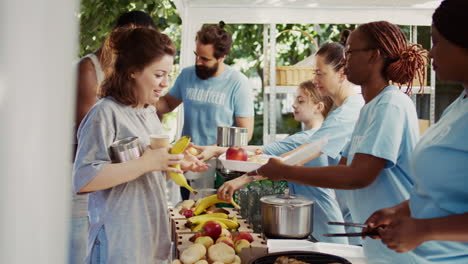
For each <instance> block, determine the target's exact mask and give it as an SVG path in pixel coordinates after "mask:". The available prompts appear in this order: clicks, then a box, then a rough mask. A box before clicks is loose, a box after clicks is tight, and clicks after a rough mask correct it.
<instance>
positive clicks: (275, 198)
mask: <svg viewBox="0 0 468 264" xmlns="http://www.w3.org/2000/svg"><path fill="white" fill-rule="evenodd" d="M260 201H261V202H262V203H266V204H271V205H295V206H303V205H310V204H313V203H314V200H311V199H309V198H307V197H306V196H304V195H295V194H294V195H293V194H289V193H286V194H277V195H269V196H263V197H262V198H260Z"/></svg>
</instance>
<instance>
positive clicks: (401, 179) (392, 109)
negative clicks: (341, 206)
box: [342, 85, 419, 263]
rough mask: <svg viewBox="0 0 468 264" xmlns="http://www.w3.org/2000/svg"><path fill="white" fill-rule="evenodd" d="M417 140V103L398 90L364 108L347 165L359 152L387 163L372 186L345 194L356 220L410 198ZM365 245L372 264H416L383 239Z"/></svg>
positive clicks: (390, 88)
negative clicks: (392, 248) (410, 168)
mask: <svg viewBox="0 0 468 264" xmlns="http://www.w3.org/2000/svg"><path fill="white" fill-rule="evenodd" d="M418 138H419V128H418V117H417V114H416V109H415V107H414V104H413V102H412V101H411V99H410V98H409V97H408V96H407V95H405V94H404V93H403V92H401V91H400V90H399V89H398V88H397V87H395V86H393V85H390V86H387V87H386V88H384V90H382V92H380V93H379V94H378V95H377V96H376V97H375V98H374V99H372V100H371V101H370V102H368V103H367V104H366V105H365V106H364V107H363V108H362V110H361V113H360V115H359V119H358V121H357V124H356V127H355V129H354V132H353V135H352V138H351V142H350V143H349V144H348V146H347V147H346V149H345V151H344V152H343V156H344V157H346V158H347V164H348V165H350V164H351V163H352V161H353V158H354V155H355V154H356V153H361V154H367V155H371V156H374V157H378V158H382V159H385V160H387V163H386V166H385V168H384V169H383V170H382V172H381V173H380V174H379V175H378V176H377V178H376V179H375V180H374V182H373V183H371V184H370V185H369V186H367V187H365V188H362V189H358V190H344V191H342V193H343V194H344V196H345V198H346V201H347V203H348V205H349V209H350V211H351V217H352V218H353V219H354V220H355V221H357V222H360V223H364V222H365V221H366V220H367V218H368V217H369V216H370V215H371V214H372V213H373V212H375V211H376V210H378V209H381V208H386V207H390V206H394V205H396V204H399V203H401V202H402V201H404V200H407V199H408V198H409V193H410V191H411V188H412V185H413V179H412V178H411V177H410V175H409V159H410V156H411V153H412V151H413V149H414V146H415V145H416V143H417V141H418ZM343 176H344V177H345V176H346V175H343ZM363 246H364V252H365V254H366V255H367V257H368V259H369V263H416V262H415V261H414V259H413V258H412V257H411V256H409V255H408V254H407V253H405V254H399V253H396V252H394V251H392V250H390V249H388V248H387V247H386V246H385V245H383V244H382V242H381V241H380V240H373V239H365V240H364V241H363Z"/></svg>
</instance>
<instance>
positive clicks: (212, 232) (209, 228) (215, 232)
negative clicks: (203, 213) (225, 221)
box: [202, 221, 222, 240]
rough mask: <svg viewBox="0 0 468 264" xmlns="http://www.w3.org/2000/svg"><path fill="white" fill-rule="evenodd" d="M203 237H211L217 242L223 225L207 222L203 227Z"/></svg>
mask: <svg viewBox="0 0 468 264" xmlns="http://www.w3.org/2000/svg"><path fill="white" fill-rule="evenodd" d="M202 229H203V232H202V234H203V236H210V237H211V238H212V239H213V240H216V239H217V238H218V237H219V235H221V229H222V227H221V225H220V224H219V223H218V222H215V221H207V222H206V223H205V224H204V225H203V227H202Z"/></svg>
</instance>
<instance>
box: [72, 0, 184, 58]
mask: <svg viewBox="0 0 468 264" xmlns="http://www.w3.org/2000/svg"><path fill="white" fill-rule="evenodd" d="M133 10H141V11H144V12H146V13H148V14H149V15H151V17H153V19H154V23H155V24H156V26H157V27H158V28H159V30H161V31H162V32H164V33H166V34H168V35H169V37H171V38H172V39H173V40H176V41H175V43H176V45H177V50H180V35H181V34H180V32H181V27H180V25H181V23H182V21H181V19H180V17H179V14H178V13H177V10H176V8H175V6H174V3H173V2H172V1H170V0H145V1H131V0H118V1H115V0H82V1H81V6H80V12H79V14H78V17H79V19H80V50H79V55H80V57H82V56H84V55H86V54H88V53H91V52H94V51H95V50H97V49H98V48H99V47H100V46H101V45H102V43H103V42H104V40H105V38H106V37H107V35H108V34H109V32H110V31H111V30H112V28H113V27H114V25H115V22H116V21H117V18H118V17H119V16H120V15H121V14H123V13H125V12H128V11H133Z"/></svg>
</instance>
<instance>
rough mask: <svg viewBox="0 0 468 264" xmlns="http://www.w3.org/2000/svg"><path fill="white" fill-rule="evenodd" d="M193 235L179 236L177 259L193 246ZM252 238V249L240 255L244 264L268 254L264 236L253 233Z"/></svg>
mask: <svg viewBox="0 0 468 264" xmlns="http://www.w3.org/2000/svg"><path fill="white" fill-rule="evenodd" d="M193 235H194V234H180V235H177V240H176V242H175V245H176V254H175V257H176V258H177V259H178V258H179V257H180V254H182V252H183V251H184V250H185V249H186V248H187V247H188V246H190V245H192V244H193V242H191V241H190V238H191V237H192V236H193ZM233 235H234V234H233ZM252 237H253V238H254V241H253V242H252V243H251V244H250V248H244V249H242V251H241V253H240V254H239V257H240V258H241V260H242V263H248V260H250V259H253V258H256V257H259V256H263V255H264V254H267V253H268V248H267V242H266V239H265V237H264V236H263V235H262V234H258V233H253V232H252ZM244 260H245V262H244Z"/></svg>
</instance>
